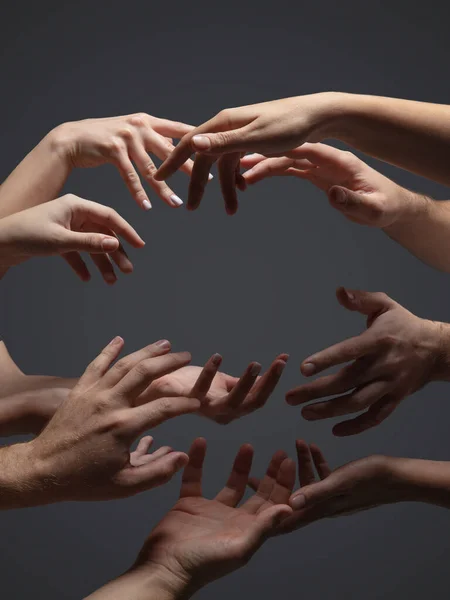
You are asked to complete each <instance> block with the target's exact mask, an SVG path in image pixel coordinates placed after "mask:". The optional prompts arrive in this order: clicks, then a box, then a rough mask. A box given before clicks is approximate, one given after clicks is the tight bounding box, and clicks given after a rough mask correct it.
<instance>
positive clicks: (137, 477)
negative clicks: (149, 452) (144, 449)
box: [117, 452, 189, 494]
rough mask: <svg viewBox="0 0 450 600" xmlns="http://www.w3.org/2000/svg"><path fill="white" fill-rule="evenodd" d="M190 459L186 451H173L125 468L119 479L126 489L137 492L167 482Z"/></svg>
mask: <svg viewBox="0 0 450 600" xmlns="http://www.w3.org/2000/svg"><path fill="white" fill-rule="evenodd" d="M188 460H189V458H188V456H187V454H185V453H184V452H171V453H169V454H166V455H165V456H162V457H161V458H159V459H158V460H154V461H151V462H147V463H144V464H142V465H138V466H136V467H128V468H126V469H124V470H123V471H122V472H121V473H119V476H118V477H117V480H118V483H119V484H120V485H122V486H123V487H124V488H125V489H126V488H128V489H129V490H130V494H132V493H134V494H136V493H138V492H143V491H145V490H149V489H152V488H155V487H158V486H160V485H163V484H165V483H167V482H168V481H170V480H171V479H172V477H173V476H174V475H175V474H176V473H177V472H178V471H180V469H182V468H183V467H184V466H185V465H186V464H187V462H188Z"/></svg>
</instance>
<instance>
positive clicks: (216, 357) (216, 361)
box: [212, 354, 222, 365]
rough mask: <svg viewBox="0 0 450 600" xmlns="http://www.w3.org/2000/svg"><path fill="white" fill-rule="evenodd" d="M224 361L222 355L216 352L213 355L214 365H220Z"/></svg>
mask: <svg viewBox="0 0 450 600" xmlns="http://www.w3.org/2000/svg"><path fill="white" fill-rule="evenodd" d="M221 362H222V357H221V355H220V354H214V355H213V357H212V363H213V365H220V363H221Z"/></svg>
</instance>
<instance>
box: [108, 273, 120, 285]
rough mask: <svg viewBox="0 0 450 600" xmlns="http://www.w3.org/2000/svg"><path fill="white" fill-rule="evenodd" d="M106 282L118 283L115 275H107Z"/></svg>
mask: <svg viewBox="0 0 450 600" xmlns="http://www.w3.org/2000/svg"><path fill="white" fill-rule="evenodd" d="M105 281H106V283H116V281H117V277H116V276H115V275H113V273H106V275H105Z"/></svg>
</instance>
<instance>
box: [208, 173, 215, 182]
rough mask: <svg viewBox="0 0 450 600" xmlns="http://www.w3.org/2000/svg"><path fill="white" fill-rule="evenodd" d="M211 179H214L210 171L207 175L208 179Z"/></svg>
mask: <svg viewBox="0 0 450 600" xmlns="http://www.w3.org/2000/svg"><path fill="white" fill-rule="evenodd" d="M211 179H214V175H212V174H211V173H210V174H209V175H208V181H211Z"/></svg>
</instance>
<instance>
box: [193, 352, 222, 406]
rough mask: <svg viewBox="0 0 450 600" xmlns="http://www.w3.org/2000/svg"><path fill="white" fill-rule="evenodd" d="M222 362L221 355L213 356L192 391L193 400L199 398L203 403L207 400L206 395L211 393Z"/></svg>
mask: <svg viewBox="0 0 450 600" xmlns="http://www.w3.org/2000/svg"><path fill="white" fill-rule="evenodd" d="M221 362H222V357H221V356H220V354H213V356H211V358H210V359H209V360H208V362H207V363H206V364H205V366H204V367H203V369H202V372H201V373H200V375H199V377H198V379H197V381H196V382H195V384H194V387H193V388H192V390H191V394H190V395H191V396H192V397H193V398H197V399H198V400H200V401H201V402H203V401H204V400H205V397H206V394H207V393H208V392H209V388H210V387H211V384H212V382H213V379H214V377H215V376H216V374H217V371H218V369H219V367H220V364H221Z"/></svg>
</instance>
